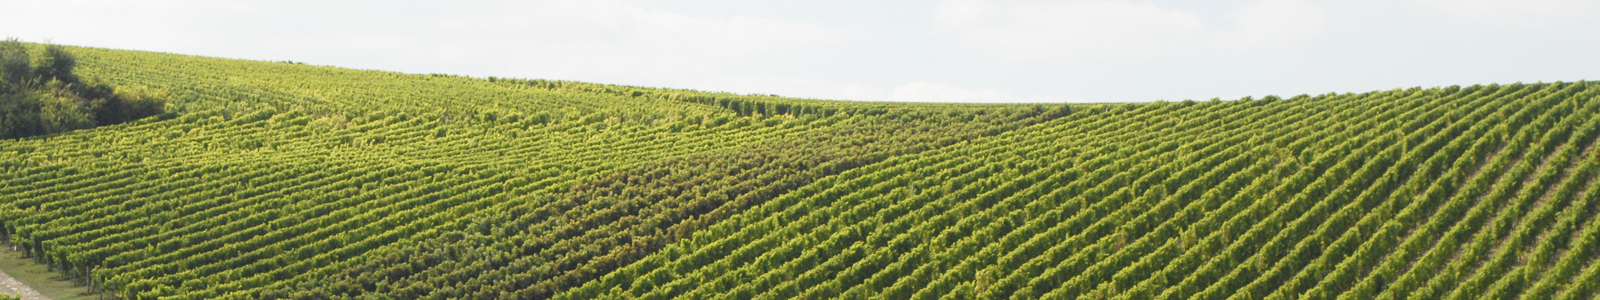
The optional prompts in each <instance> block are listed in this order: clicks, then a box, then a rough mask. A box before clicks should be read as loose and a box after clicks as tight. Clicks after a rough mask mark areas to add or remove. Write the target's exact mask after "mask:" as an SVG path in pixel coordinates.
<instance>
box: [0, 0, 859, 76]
mask: <svg viewBox="0 0 1600 300" xmlns="http://www.w3.org/2000/svg"><path fill="white" fill-rule="evenodd" d="M5 6H7V8H10V9H14V10H9V13H8V15H9V16H7V17H6V18H4V19H0V35H7V36H18V37H22V38H24V39H26V40H30V41H42V40H44V39H46V38H54V42H56V43H62V44H70V45H85V46H94V47H110V48H124V49H139V50H152V51H164V52H175V53H185V54H199V55H208V56H222V57H234V58H246V59H259V60H294V61H301V62H307V63H312V64H330V65H338V66H342V67H353V68H366V69H382V70H393V71H402V72H414V73H434V72H438V73H452V74H464V75H474V76H502V77H531V78H553V79H567V80H584V81H595V82H602V83H618V84H635V85H653V86H668V87H684V88H709V89H719V88H722V87H721V86H718V85H712V86H685V85H683V84H682V83H683V82H684V81H685V80H692V79H693V78H703V77H737V76H734V75H731V74H730V73H735V72H730V71H728V70H729V68H728V67H727V66H729V65H734V64H739V63H742V62H746V61H750V60H756V59H766V58H774V57H783V56H785V55H794V54H796V53H803V52H804V51H806V50H809V49H812V48H815V47H819V46H827V45H834V44H839V43H843V42H846V41H848V40H850V39H851V38H852V34H851V31H850V30H848V29H847V28H843V27H834V26H826V25H820V24H813V23H805V22H796V21H790V20H784V19H776V18H759V17H744V16H733V17H724V18H710V17H697V16H690V15H685V14H680V13H676V12H670V11H664V10H658V9H650V8H646V7H643V6H641V5H639V4H638V3H634V2H628V1H618V0H592V1H571V0H555V1H529V2H518V1H497V2H489V1H450V2H422V1H411V2H406V1H354V2H324V1H144V2H137V3H134V2H126V1H19V2H15V3H7V4H6V5H5Z"/></svg>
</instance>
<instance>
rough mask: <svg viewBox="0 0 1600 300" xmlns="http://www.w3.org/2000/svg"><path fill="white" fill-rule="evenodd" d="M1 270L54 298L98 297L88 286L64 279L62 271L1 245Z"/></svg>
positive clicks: (80, 299) (57, 299) (54, 299)
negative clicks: (51, 269)
mask: <svg viewBox="0 0 1600 300" xmlns="http://www.w3.org/2000/svg"><path fill="white" fill-rule="evenodd" d="M0 271H5V272H6V274H8V275H11V277H15V278H17V281H22V283H24V284H27V285H28V286H30V287H33V289H34V290H38V291H39V293H41V294H44V296H45V297H50V299H53V300H92V299H96V298H95V294H92V293H89V289H88V288H86V287H82V286H78V285H76V284H73V283H72V281H68V280H62V277H61V273H57V272H53V271H50V270H49V269H48V268H46V267H45V265H42V264H39V263H35V262H33V260H32V259H28V258H25V257H22V252H21V251H12V250H11V248H10V247H0Z"/></svg>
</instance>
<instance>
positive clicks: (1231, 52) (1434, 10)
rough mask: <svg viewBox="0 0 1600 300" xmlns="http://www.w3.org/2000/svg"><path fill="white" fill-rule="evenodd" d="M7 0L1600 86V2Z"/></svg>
mask: <svg viewBox="0 0 1600 300" xmlns="http://www.w3.org/2000/svg"><path fill="white" fill-rule="evenodd" d="M1202 2H1203V3H1202ZM0 11H5V13H4V15H5V17H4V18H0V36H7V37H15V38H19V39H22V40H23V41H28V42H51V43H56V44H64V45H76V46H89V47H100V48H113V49H131V50H145V51H157V52H168V53H180V54H193V55H203V56H215V57H227V58H241V59H252V60H267V61H283V60H289V61H295V62H304V63H308V64H313V65H331V66H338V67H346V68H356V69H374V70H386V71H399V72H407V73H445V74H456V75H467V76H475V77H488V76H496V77H512V78H539V79H558V80H577V81H585V82H595V83H606V84H622V85H633V86H650V87H668V88H685V89H695V90H704V91H723V92H732V93H739V94H776V95H782V96H789V97H801V98H817V99H836V100H865V101H920V102H1142V101H1157V100H1168V101H1181V100H1186V99H1193V100H1208V99H1212V98H1222V99H1236V98H1239V97H1244V96H1255V97H1261V96H1265V95H1279V96H1284V97H1288V96H1293V95H1299V94H1312V95H1316V94H1324V93H1329V92H1337V93H1345V92H1357V93H1359V92H1367V91H1374V90H1389V89H1394V88H1409V87H1434V86H1449V85H1473V84H1490V83H1500V84H1507V83H1515V82H1526V83H1532V82H1553V81H1578V80H1600V55H1596V54H1600V0H1515V1H1513V0H1343V1H1317V0H1215V1H1120V0H1068V1H1029V0H1000V1H980V0H930V1H902V0H881V1H837V0H811V1H748V0H746V1H721V0H718V1H659V0H637V1H627V0H584V1H299V0H288V1H72V0H65V1H63V0H50V1H33V0H0Z"/></svg>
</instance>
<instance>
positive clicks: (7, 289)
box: [0, 271, 50, 300]
mask: <svg viewBox="0 0 1600 300" xmlns="http://www.w3.org/2000/svg"><path fill="white" fill-rule="evenodd" d="M0 293H6V294H11V295H17V296H21V297H22V300H50V298H48V297H45V296H44V294H40V293H39V291H35V290H33V287H29V286H28V285H26V284H22V282H21V281H17V279H16V278H12V277H11V275H10V274H6V272H5V271H0Z"/></svg>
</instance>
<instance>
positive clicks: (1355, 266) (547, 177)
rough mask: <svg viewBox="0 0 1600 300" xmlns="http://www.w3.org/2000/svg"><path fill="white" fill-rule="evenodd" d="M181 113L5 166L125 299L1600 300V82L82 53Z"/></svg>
mask: <svg viewBox="0 0 1600 300" xmlns="http://www.w3.org/2000/svg"><path fill="white" fill-rule="evenodd" d="M71 50H72V51H74V53H76V54H78V56H79V57H80V59H79V72H81V73H83V74H86V75H88V76H97V77H100V78H103V79H105V80H106V81H108V82H111V83H113V84H136V85H139V86H148V87H151V88H157V89H162V90H164V91H166V93H167V95H168V97H169V99H167V103H168V104H167V105H168V108H167V111H168V112H169V114H172V115H173V116H172V117H170V118H163V119H145V120H139V121H133V122H130V123H125V124H120V125H114V126H105V127H101V128H96V129H89V130H79V131H73V132H68V133H63V134H55V135H48V136H43V137H35V138H26V139H20V140H6V141H0V170H3V171H4V173H0V222H3V224H4V229H5V230H4V234H5V235H4V237H5V238H6V239H7V240H8V241H9V242H10V243H11V245H13V247H14V248H16V249H19V250H22V251H24V252H26V253H28V254H29V255H30V256H31V257H33V258H34V259H35V260H37V261H39V262H41V263H44V264H48V265H49V266H51V268H53V269H55V270H58V271H60V272H62V273H63V274H65V275H66V276H67V277H69V278H71V279H72V280H75V281H77V282H79V283H81V284H83V285H85V286H86V288H87V289H89V290H90V291H94V292H101V293H103V295H106V296H117V297H120V298H124V299H155V298H163V299H166V298H170V299H212V298H234V299H242V298H267V299H334V298H341V299H342V298H396V299H417V298H431V299H457V298H476V299H491V298H492V299H547V298H555V299H591V298H618V299H624V298H626V299H632V298H645V299H667V298H691V299H702V298H719V299H787V298H802V299H821V298H852V299H858V298H881V299H969V298H981V299H1002V298H1005V299H1034V298H1049V299H1224V298H1229V299H1257V298H1263V299H1265V298H1270V299H1293V298H1318V299H1331V298H1340V299H1374V298H1377V299H1405V298H1425V299H1446V298H1447V299H1468V298H1471V299H1478V298H1484V299H1511V298H1526V299H1590V298H1593V297H1594V296H1595V295H1596V294H1597V288H1600V264H1597V263H1596V260H1597V258H1600V253H1597V251H1600V250H1597V249H1600V244H1597V242H1600V241H1596V239H1600V218H1595V217H1594V216H1595V215H1596V213H1597V212H1600V210H1597V209H1596V208H1597V206H1600V199H1597V198H1600V190H1597V189H1595V185H1596V184H1600V181H1596V180H1595V178H1596V177H1597V176H1596V175H1600V174H1596V172H1597V171H1600V170H1596V168H1600V155H1597V154H1596V152H1597V151H1596V149H1594V144H1595V140H1596V135H1597V133H1600V128H1597V126H1600V118H1597V117H1596V112H1597V110H1600V106H1597V104H1600V98H1597V97H1595V95H1596V93H1597V90H1600V89H1596V87H1597V86H1596V84H1594V83H1588V82H1578V83H1549V84H1511V85H1478V86H1469V87H1444V88H1429V89H1423V88H1412V89H1396V90H1390V91H1378V92H1370V93H1362V94H1349V93H1347V94H1324V95H1318V96H1297V97H1292V98H1288V99H1284V98H1279V97H1271V96H1269V97H1263V98H1261V99H1251V98H1246V99H1240V100H1234V101H1217V100H1213V101H1200V102H1196V101H1183V102H1153V103H1138V104H1082V105H1078V104H1074V105H1059V104H1054V105H1033V104H1006V105H991V104H982V105H980V104H914V103H872V102H838V101H821V100H805V99H790V98H782V97H776V96H762V95H732V94H723V93H706V92H696V91H686V90H671V89H654V88H639V87H626V86H611V85H598V84H587V83H578V82H567V81H549V80H522V79H501V78H488V79H480V78H469V77H459V76H448V75H411V74H399V73H389V72H378V71H357V70H348V69H339V68H332V67H317V66H306V65H300V64H289V63H272V62H256V61H243V60H226V59H215V58H204V57H193V56H182V55H171V54H157V53H145V52H134V51H118V50H102V49H91V48H71Z"/></svg>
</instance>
